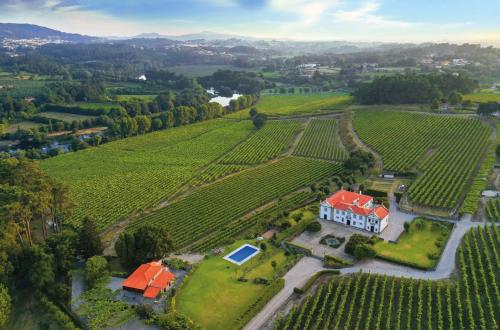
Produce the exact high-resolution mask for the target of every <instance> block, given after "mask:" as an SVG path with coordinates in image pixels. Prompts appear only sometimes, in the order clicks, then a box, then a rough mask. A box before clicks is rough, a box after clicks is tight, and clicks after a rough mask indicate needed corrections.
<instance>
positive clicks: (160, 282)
mask: <svg viewBox="0 0 500 330" xmlns="http://www.w3.org/2000/svg"><path fill="white" fill-rule="evenodd" d="M174 279H175V275H174V274H172V273H171V272H169V271H168V270H163V271H162V272H161V274H160V275H158V276H157V277H156V278H155V279H154V281H153V283H151V286H152V287H153V286H154V287H156V288H160V289H165V288H166V287H167V286H169V285H170V282H172V281H173V280H174Z"/></svg>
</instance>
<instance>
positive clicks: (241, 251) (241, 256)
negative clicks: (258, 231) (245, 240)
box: [224, 244, 260, 266]
mask: <svg viewBox="0 0 500 330" xmlns="http://www.w3.org/2000/svg"><path fill="white" fill-rule="evenodd" d="M259 251H260V250H259V248H258V247H255V246H253V245H251V244H244V245H242V246H240V247H239V248H237V249H236V250H234V251H233V252H231V253H229V254H228V255H227V256H225V257H224V259H225V260H227V261H230V262H232V263H233V264H237V265H238V266H239V265H242V264H244V263H245V262H247V261H248V260H250V259H251V258H252V257H254V256H255V255H256V254H257V253H259Z"/></svg>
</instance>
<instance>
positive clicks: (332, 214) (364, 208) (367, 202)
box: [320, 189, 389, 233]
mask: <svg viewBox="0 0 500 330" xmlns="http://www.w3.org/2000/svg"><path fill="white" fill-rule="evenodd" d="M320 217H321V218H322V219H324V220H331V221H335V222H340V223H343V224H345V225H348V226H352V227H355V228H359V229H364V230H367V231H370V232H373V233H380V232H382V231H383V230H384V229H385V227H387V225H388V224H389V210H387V208H385V207H384V206H382V205H375V204H374V202H373V197H371V196H368V195H363V194H361V193H359V194H358V193H355V192H352V191H347V190H343V189H341V190H339V191H337V192H336V193H335V194H333V195H331V196H329V197H328V198H326V199H325V200H324V201H323V202H321V208H320Z"/></svg>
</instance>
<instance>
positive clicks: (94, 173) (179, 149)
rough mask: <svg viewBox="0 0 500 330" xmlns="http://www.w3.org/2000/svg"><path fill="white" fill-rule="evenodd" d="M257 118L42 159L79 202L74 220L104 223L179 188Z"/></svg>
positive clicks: (201, 125) (216, 122)
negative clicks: (85, 219)
mask: <svg viewBox="0 0 500 330" xmlns="http://www.w3.org/2000/svg"><path fill="white" fill-rule="evenodd" d="M251 129H252V127H251V123H249V122H247V121H243V122H238V123H236V122H228V121H224V120H214V121H207V122H203V123H199V124H193V125H189V126H185V127H179V128H174V129H170V130H164V131H159V132H155V133H150V134H146V135H141V136H138V137H134V138H129V139H124V140H120V141H117V142H112V143H107V144H105V145H103V146H101V147H97V148H91V149H86V150H82V151H79V152H75V153H68V154H64V155H60V156H58V157H54V158H51V159H48V160H45V161H42V162H41V163H40V165H41V167H42V168H43V169H44V170H45V171H46V172H47V173H48V174H49V175H51V176H52V177H54V178H56V179H59V180H61V181H63V182H64V183H66V184H67V185H68V186H69V188H70V191H71V193H72V195H73V199H74V200H75V202H76V204H77V205H76V209H75V212H74V215H73V218H72V219H71V222H72V223H74V224H76V225H78V224H79V222H80V220H81V219H82V218H83V217H84V216H86V215H89V216H92V217H94V218H95V219H96V221H97V222H98V223H99V226H100V229H104V228H106V227H107V226H109V225H111V224H114V223H116V222H117V221H118V220H119V219H120V218H122V217H125V216H127V215H129V214H131V213H132V212H134V211H136V210H139V209H143V208H146V207H149V206H151V205H153V204H155V203H157V202H159V201H160V200H162V199H164V198H166V197H168V196H170V195H171V194H173V193H174V192H175V191H176V190H177V189H178V188H179V187H180V185H182V184H183V183H185V182H187V181H188V180H190V179H191V178H192V177H193V175H195V174H197V171H199V169H201V168H202V167H203V166H206V165H207V164H209V163H210V162H213V161H214V160H216V159H217V158H219V157H221V156H222V155H223V154H225V153H226V152H228V151H229V150H230V149H231V148H233V147H234V146H235V145H236V144H238V143H239V142H240V141H242V140H243V139H244V138H245V137H246V136H248V134H249V133H250V131H251Z"/></svg>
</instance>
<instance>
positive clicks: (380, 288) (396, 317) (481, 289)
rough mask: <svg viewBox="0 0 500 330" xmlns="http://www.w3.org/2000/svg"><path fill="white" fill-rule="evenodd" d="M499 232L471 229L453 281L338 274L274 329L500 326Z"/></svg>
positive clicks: (279, 320)
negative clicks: (499, 317)
mask: <svg viewBox="0 0 500 330" xmlns="http://www.w3.org/2000/svg"><path fill="white" fill-rule="evenodd" d="M499 237H500V236H499V231H498V228H496V227H493V226H489V227H488V228H486V229H483V228H479V229H472V230H471V231H469V232H468V233H467V234H466V235H465V238H464V243H462V245H461V247H460V248H459V250H458V253H457V265H458V270H459V271H458V274H457V276H456V277H453V280H442V281H428V280H414V279H411V278H398V277H389V276H383V275H371V274H355V275H353V276H335V277H333V278H332V279H331V280H330V281H329V282H328V283H325V284H322V285H320V286H319V288H318V290H317V291H315V292H312V293H311V295H310V296H308V297H306V298H305V299H304V300H303V302H302V303H301V304H299V305H296V306H295V307H293V308H291V310H290V311H289V312H288V313H287V315H286V316H285V317H278V321H277V322H276V324H275V327H274V329H275V330H292V329H498V316H499V311H500V299H498V287H499V286H500V278H499V277H498V274H499V272H500V263H499V262H498V255H499V254H500V244H499V243H500V239H499ZM424 244H425V243H424Z"/></svg>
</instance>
